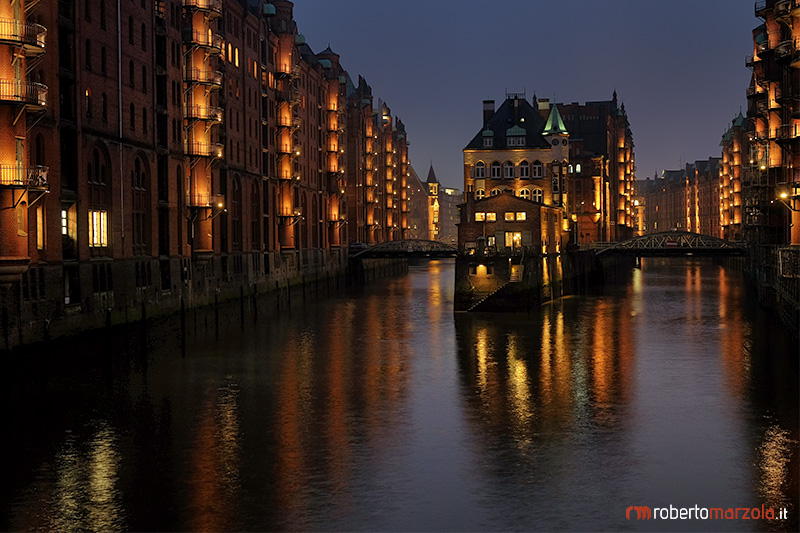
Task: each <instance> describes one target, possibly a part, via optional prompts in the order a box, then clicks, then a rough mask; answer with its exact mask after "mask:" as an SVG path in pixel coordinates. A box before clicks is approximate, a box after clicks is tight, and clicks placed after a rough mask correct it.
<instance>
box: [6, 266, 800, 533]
mask: <svg viewBox="0 0 800 533" xmlns="http://www.w3.org/2000/svg"><path fill="white" fill-rule="evenodd" d="M452 290H453V266H452V263H450V262H446V261H445V262H431V263H426V264H423V265H421V266H416V267H411V271H410V273H409V275H408V276H404V277H402V278H394V279H391V280H389V281H387V282H386V283H383V284H380V285H377V284H376V285H374V286H371V287H368V288H366V289H364V290H361V291H356V292H354V293H350V294H338V295H333V296H332V297H331V298H329V299H315V301H314V302H313V303H312V302H311V301H310V300H311V298H309V302H308V303H307V304H306V305H305V306H301V305H298V304H297V303H295V305H294V306H293V307H291V308H289V309H287V308H286V306H285V305H284V306H283V307H282V308H281V309H280V310H279V311H277V312H274V313H272V314H271V315H269V316H267V315H266V313H265V311H264V309H262V310H261V312H260V313H259V315H258V320H257V321H256V323H253V321H252V320H250V321H248V323H247V324H245V326H244V328H243V329H242V326H241V325H240V324H238V323H236V322H235V321H234V320H233V319H230V320H229V318H228V317H230V316H233V317H238V313H236V312H234V313H224V312H223V313H222V316H223V320H222V324H221V330H220V331H216V329H215V328H216V325H215V316H214V314H213V312H210V313H209V314H208V315H205V314H203V313H198V314H192V313H190V316H189V317H188V320H187V321H188V322H189V324H190V336H189V339H188V341H187V354H186V356H185V357H181V352H180V341H179V339H177V338H176V336H175V332H176V325H177V324H176V321H169V320H166V321H161V322H160V323H159V324H158V325H154V326H153V327H152V328H151V329H150V330H149V331H148V332H147V335H146V336H144V335H142V334H141V331H139V330H136V329H135V330H134V331H131V332H128V333H123V334H121V337H120V338H118V339H113V340H111V341H109V340H108V339H100V341H99V342H95V341H94V340H92V339H91V338H90V339H88V340H87V339H83V340H82V341H81V342H80V343H79V344H78V345H77V347H75V348H73V349H71V350H68V349H67V348H65V347H60V348H59V349H57V350H56V349H50V350H49V351H47V352H45V353H38V354H27V355H26V358H25V364H23V365H21V367H15V368H13V369H12V371H11V372H6V373H5V376H6V380H5V383H4V385H5V392H6V401H5V405H6V406H7V407H6V410H5V418H6V419H7V421H6V423H5V424H4V425H5V427H6V428H8V435H9V437H8V442H9V443H10V448H11V451H9V452H7V453H6V454H5V471H6V472H8V473H9V475H8V481H7V482H6V484H5V486H4V491H5V494H4V498H3V501H4V502H6V503H5V505H4V507H3V511H4V514H3V516H4V520H3V521H2V522H0V527H2V528H3V529H11V530H29V529H40V530H41V529H44V530H59V531H74V530H93V531H109V530H197V531H218V530H269V529H281V530H284V529H289V530H320V529H324V530H330V529H334V530H342V529H344V530H475V529H478V530H505V529H511V530H554V529H566V530H590V529H592V530H595V529H626V530H634V529H649V530H665V529H679V530H686V529H690V530H706V529H717V530H757V529H774V530H793V529H797V527H798V526H797V525H798V521H797V512H798V510H797V500H798V426H797V419H798V411H797V402H798V389H797V349H796V347H793V346H792V345H791V344H790V343H789V341H788V339H786V338H783V337H781V336H780V335H779V334H778V332H777V331H776V329H775V328H774V327H772V325H771V324H770V322H769V320H768V319H766V318H765V317H764V316H763V315H762V314H760V313H759V312H756V305H755V303H754V302H753V301H752V300H751V299H749V297H748V295H747V294H746V291H745V289H744V287H743V284H742V281H741V278H740V276H739V274H737V273H736V272H733V271H730V270H726V269H723V268H720V267H718V266H714V265H712V264H711V263H710V262H699V261H658V260H650V261H645V263H644V267H643V269H642V270H636V271H634V273H633V275H632V278H631V280H630V282H629V283H627V284H624V285H621V286H615V287H608V288H607V290H605V291H604V293H603V294H594V295H589V296H576V297H569V298H564V299H561V300H558V301H556V302H552V303H548V304H545V305H543V306H542V308H541V310H540V311H539V312H536V313H530V314H511V315H456V316H454V315H453V313H452ZM296 300H297V299H296ZM251 318H252V317H251ZM145 338H146V340H144V339H145ZM217 339H218V340H217ZM109 345H112V346H114V347H115V350H116V352H117V354H116V355H115V357H114V358H113V360H110V359H109V358H108V357H107V356H106V355H105V354H106V353H107V352H106V350H107V347H108V346H109ZM67 351H68V352H69V353H64V352H67ZM792 352H794V353H792ZM792 357H794V359H792ZM790 361H794V362H793V363H790ZM696 504H697V505H700V506H701V507H702V506H708V507H744V506H748V507H759V508H760V506H761V505H762V504H764V505H766V506H767V507H769V506H773V507H776V508H780V507H787V508H788V509H789V512H790V514H791V517H792V518H791V520H789V521H785V522H779V521H774V522H748V521H734V522H723V521H707V522H697V521H691V522H681V521H673V522H666V521H660V520H658V521H656V520H653V521H650V522H635V521H633V522H631V521H627V520H625V510H626V508H627V507H628V506H630V505H648V506H650V507H666V506H669V505H674V506H676V507H693V506H694V505H696Z"/></svg>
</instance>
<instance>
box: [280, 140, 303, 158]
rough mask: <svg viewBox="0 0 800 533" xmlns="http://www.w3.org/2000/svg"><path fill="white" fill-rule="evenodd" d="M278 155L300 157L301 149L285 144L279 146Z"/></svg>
mask: <svg viewBox="0 0 800 533" xmlns="http://www.w3.org/2000/svg"><path fill="white" fill-rule="evenodd" d="M278 153H279V154H284V155H291V156H298V155H300V147H299V146H293V145H291V144H286V143H283V144H281V145H279V146H278Z"/></svg>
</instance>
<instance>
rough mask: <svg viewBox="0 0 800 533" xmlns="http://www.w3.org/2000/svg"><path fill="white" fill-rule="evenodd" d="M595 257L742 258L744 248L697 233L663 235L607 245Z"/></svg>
mask: <svg viewBox="0 0 800 533" xmlns="http://www.w3.org/2000/svg"><path fill="white" fill-rule="evenodd" d="M609 244H610V246H608V247H606V248H603V249H601V250H599V251H598V252H597V255H632V256H638V257H665V256H673V255H700V256H716V255H745V253H746V250H745V247H744V246H742V245H740V244H736V243H732V242H729V241H726V240H724V239H719V238H717V237H711V236H709V235H701V234H699V233H690V232H688V231H664V232H661V233H652V234H648V235H642V236H641V237H635V238H633V239H630V240H627V241H623V242H618V243H614V244H611V243H609Z"/></svg>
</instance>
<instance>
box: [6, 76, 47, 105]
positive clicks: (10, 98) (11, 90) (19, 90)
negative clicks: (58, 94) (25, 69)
mask: <svg viewBox="0 0 800 533" xmlns="http://www.w3.org/2000/svg"><path fill="white" fill-rule="evenodd" d="M0 102H5V103H14V104H25V105H29V106H34V107H44V106H46V105H47V85H44V84H42V83H36V82H32V81H21V80H0Z"/></svg>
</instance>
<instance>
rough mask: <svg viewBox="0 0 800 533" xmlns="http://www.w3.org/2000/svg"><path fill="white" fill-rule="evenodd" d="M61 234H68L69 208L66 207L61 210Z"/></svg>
mask: <svg viewBox="0 0 800 533" xmlns="http://www.w3.org/2000/svg"><path fill="white" fill-rule="evenodd" d="M61 234H62V235H66V234H67V210H66V209H62V210H61Z"/></svg>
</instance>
